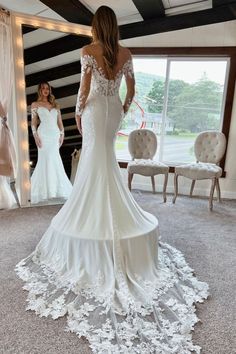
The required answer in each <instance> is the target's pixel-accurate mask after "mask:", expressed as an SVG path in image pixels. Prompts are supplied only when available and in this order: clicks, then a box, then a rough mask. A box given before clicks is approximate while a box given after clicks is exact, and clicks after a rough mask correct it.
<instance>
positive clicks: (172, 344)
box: [16, 242, 208, 354]
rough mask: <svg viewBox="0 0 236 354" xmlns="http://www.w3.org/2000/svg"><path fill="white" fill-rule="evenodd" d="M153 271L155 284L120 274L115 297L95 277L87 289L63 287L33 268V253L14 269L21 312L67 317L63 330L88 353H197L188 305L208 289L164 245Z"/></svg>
mask: <svg viewBox="0 0 236 354" xmlns="http://www.w3.org/2000/svg"><path fill="white" fill-rule="evenodd" d="M37 263H38V264H37ZM157 265H158V273H157V274H156V282H155V283H153V282H148V281H145V279H141V278H139V277H138V276H134V275H133V277H132V278H131V277H130V276H129V274H126V284H127V286H128V290H129V291H127V288H126V287H123V288H119V289H118V288H117V287H116V290H115V291H116V292H117V293H116V294H115V293H114V288H115V287H113V284H111V292H109V291H106V292H105V293H104V292H103V282H104V278H103V276H102V273H101V272H100V273H99V271H98V274H97V282H96V283H94V284H92V285H91V284H85V283H83V282H82V283H81V281H78V282H71V281H70V282H68V281H67V280H66V279H63V277H61V275H60V274H57V273H56V272H55V271H54V270H53V265H51V266H50V265H49V264H47V265H46V264H42V262H40V263H39V262H38V261H37V254H35V252H34V253H32V254H31V255H30V256H29V257H28V258H26V259H24V260H22V261H21V262H20V263H18V265H17V266H16V272H17V273H18V275H19V277H20V278H21V279H22V280H24V281H25V282H26V285H25V286H24V289H25V290H28V291H29V295H28V300H27V301H28V306H27V310H33V311H35V312H36V314H38V315H40V316H45V317H47V316H51V317H52V318H53V319H57V318H58V317H61V316H64V315H67V328H66V330H67V331H71V332H74V333H76V334H77V335H78V336H79V337H81V336H84V337H86V338H87V339H88V341H89V343H90V347H91V349H92V351H93V352H94V353H99V354H105V353H107V354H108V353H114V354H118V353H119V354H120V353H124V354H128V353H129V354H134V353H141V354H151V353H158V354H187V353H190V352H195V353H200V347H199V346H196V345H194V344H193V343H192V339H191V337H192V336H191V331H192V330H193V326H194V324H195V323H196V322H197V321H198V318H197V316H196V314H195V307H194V303H195V302H202V301H203V299H204V298H206V297H207V296H208V286H207V284H206V283H203V282H200V281H198V280H197V279H196V278H195V277H194V276H193V274H192V269H191V268H190V267H189V266H188V265H187V263H186V262H185V260H184V257H183V255H182V254H181V253H180V252H179V251H178V250H176V249H175V248H173V247H171V246H170V245H168V244H165V243H162V242H160V243H159V248H158V264H157ZM132 287H133V288H135V289H136V294H135V296H132ZM137 289H138V291H137ZM144 298H145V301H144ZM139 299H140V301H139ZM118 303H120V308H118V306H117V304H118Z"/></svg>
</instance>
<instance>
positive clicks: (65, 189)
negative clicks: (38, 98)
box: [31, 106, 72, 204]
mask: <svg viewBox="0 0 236 354" xmlns="http://www.w3.org/2000/svg"><path fill="white" fill-rule="evenodd" d="M36 114H37V115H38V117H39V119H40V125H39V127H38V129H37V133H38V136H39V137H40V139H41V142H42V147H41V148H38V161H37V164H36V166H35V169H34V172H33V174H32V176H31V203H33V204H34V203H40V202H47V201H50V200H53V199H54V198H56V199H67V198H68V197H69V195H70V193H71V190H72V185H71V183H70V180H69V179H68V177H67V175H66V173H65V170H64V166H63V163H62V160H61V156H60V153H59V137H60V130H59V127H58V125H57V119H58V114H59V110H57V109H56V108H52V109H51V110H48V109H47V108H46V107H43V106H39V107H37V108H33V109H32V116H34V115H36Z"/></svg>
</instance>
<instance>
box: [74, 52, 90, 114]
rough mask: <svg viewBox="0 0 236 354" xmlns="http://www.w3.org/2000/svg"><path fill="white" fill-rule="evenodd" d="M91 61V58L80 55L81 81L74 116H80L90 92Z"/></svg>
mask: <svg viewBox="0 0 236 354" xmlns="http://www.w3.org/2000/svg"><path fill="white" fill-rule="evenodd" d="M92 67H93V61H92V58H91V56H89V55H82V57H81V80H80V88H79V92H78V96H77V102H76V111H75V113H76V115H78V116H81V115H82V113H83V110H84V107H85V104H86V101H87V98H88V94H89V91H90V83H91V77H92Z"/></svg>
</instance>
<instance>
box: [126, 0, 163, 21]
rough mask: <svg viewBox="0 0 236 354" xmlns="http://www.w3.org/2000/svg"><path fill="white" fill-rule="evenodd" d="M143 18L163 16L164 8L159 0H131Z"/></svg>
mask: <svg viewBox="0 0 236 354" xmlns="http://www.w3.org/2000/svg"><path fill="white" fill-rule="evenodd" d="M133 3H134V5H135V6H136V8H137V9H138V11H139V13H140V15H141V16H142V18H143V19H144V20H149V19H151V18H157V17H160V16H165V8H164V6H163V3H162V1H161V0H133Z"/></svg>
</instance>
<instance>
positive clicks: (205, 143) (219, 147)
mask: <svg viewBox="0 0 236 354" xmlns="http://www.w3.org/2000/svg"><path fill="white" fill-rule="evenodd" d="M225 149H226V138H225V135H224V134H223V133H221V132H218V131H206V132H202V133H200V134H199V135H198V136H197V138H196V140H195V143H194V153H195V156H196V160H197V161H196V162H195V163H189V164H185V165H180V166H176V167H175V177H174V188H175V192H174V197H173V203H175V201H176V198H177V195H178V177H179V176H184V177H186V178H189V179H191V180H192V184H191V188H190V197H192V195H193V189H194V185H195V181H196V180H203V179H210V180H211V190H210V197H209V209H210V210H212V208H213V195H214V190H215V187H216V190H217V196H218V200H219V201H221V193H220V183H219V178H220V177H221V175H222V169H221V167H220V166H218V165H219V163H220V160H221V159H222V157H223V156H224V153H225Z"/></svg>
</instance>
